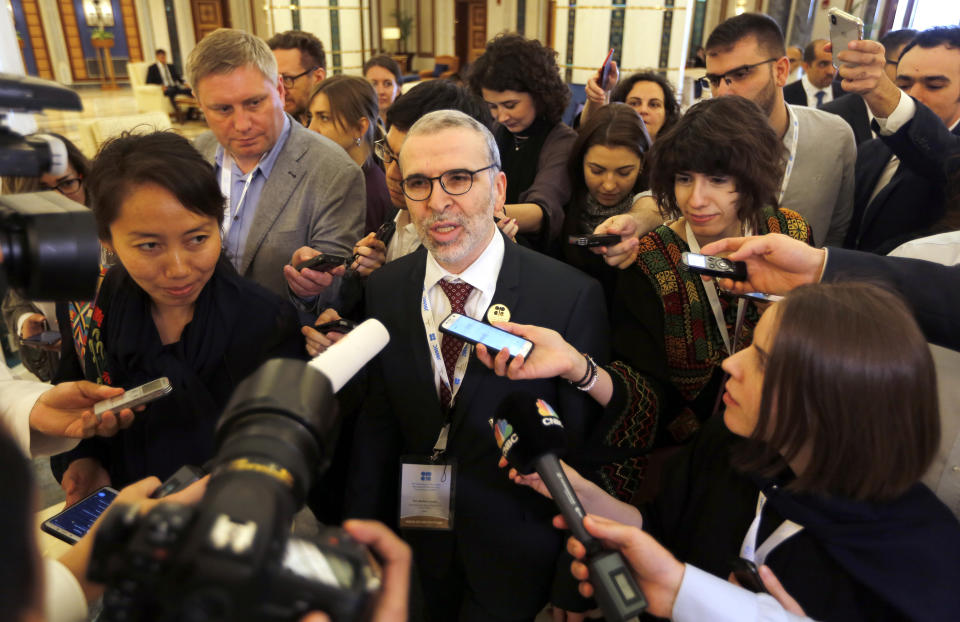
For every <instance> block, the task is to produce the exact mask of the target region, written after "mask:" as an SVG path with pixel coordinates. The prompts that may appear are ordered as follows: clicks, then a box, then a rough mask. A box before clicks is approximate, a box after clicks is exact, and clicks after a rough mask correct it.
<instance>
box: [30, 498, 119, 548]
mask: <svg viewBox="0 0 960 622" xmlns="http://www.w3.org/2000/svg"><path fill="white" fill-rule="evenodd" d="M116 496H117V491H116V490H114V489H113V488H111V487H109V486H104V487H103V488H101V489H99V490H96V491H94V492H93V494H91V495H90V496H88V497H85V498H84V499H82V500H80V501H78V502H77V503H74V504H73V505H71V506H70V507H68V508H67V509H65V510H64V511H62V512H60V513H59V514H56V515H54V516H52V517H50V518H48V519H47V520H45V521H43V524H41V525H40V529H42V530H43V531H45V532H47V533H48V534H50V535H51V536H54V537H56V538H60V539H61V540H63V541H64V542H66V543H68V544H75V543H77V542H78V541H79V540H80V538H82V537H83V536H84V535H86V533H87V531H89V530H90V527H92V526H93V523H95V522H96V521H97V518H99V517H100V515H101V514H103V511H104V510H106V509H107V507H109V506H110V504H111V503H113V500H114V499H115V498H116Z"/></svg>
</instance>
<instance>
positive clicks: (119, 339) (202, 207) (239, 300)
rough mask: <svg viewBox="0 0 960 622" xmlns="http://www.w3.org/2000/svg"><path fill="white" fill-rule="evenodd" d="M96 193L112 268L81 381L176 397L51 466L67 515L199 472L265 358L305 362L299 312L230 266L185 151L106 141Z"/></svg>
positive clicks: (156, 143)
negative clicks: (222, 421)
mask: <svg viewBox="0 0 960 622" xmlns="http://www.w3.org/2000/svg"><path fill="white" fill-rule="evenodd" d="M88 191H89V193H90V195H91V198H92V205H93V212H94V217H95V218H96V221H97V230H98V234H99V236H100V241H101V244H103V245H104V247H106V248H107V249H109V250H110V251H111V252H113V253H114V254H115V255H116V257H117V261H118V264H117V265H115V266H114V267H113V268H111V269H110V271H109V272H107V274H106V277H105V278H104V280H103V283H102V285H101V286H100V291H99V293H98V295H97V299H96V301H95V302H94V306H93V312H92V317H91V322H90V325H89V327H88V329H89V330H88V335H89V336H88V339H87V342H86V348H85V363H84V366H83V370H84V374H85V376H86V379H87V380H92V381H95V382H98V383H102V384H108V385H111V386H122V387H124V388H127V389H130V388H133V387H137V386H140V385H142V384H144V383H147V382H150V381H152V380H156V379H157V378H160V377H167V378H169V380H170V383H171V384H172V386H173V391H172V392H171V393H170V394H169V395H168V396H166V397H164V398H162V399H160V400H158V401H156V402H154V403H152V404H150V405H148V406H147V410H146V411H145V412H143V413H141V415H140V416H138V417H137V419H136V421H135V422H134V424H133V425H132V426H131V427H130V428H128V429H127V430H124V431H122V432H120V433H119V434H117V435H116V436H115V437H113V438H110V439H102V438H93V439H87V440H85V441H82V442H81V443H80V445H79V446H77V448H76V449H74V450H73V451H70V452H68V453H65V454H61V455H59V456H56V457H54V458H53V459H52V460H51V464H52V465H53V468H54V472H55V474H56V475H57V476H58V478H59V477H62V481H61V484H62V486H63V488H64V490H65V491H66V494H67V505H70V504H72V503H74V502H75V501H77V500H79V499H82V498H83V497H84V496H86V495H87V494H89V493H90V492H92V491H93V490H95V489H96V488H99V487H101V486H104V485H108V484H109V485H113V486H114V487H117V488H119V487H121V486H124V485H126V484H128V483H130V482H132V481H134V480H137V479H140V478H142V477H145V476H147V475H156V476H157V477H159V478H160V479H165V478H167V477H169V476H170V475H171V474H172V473H173V472H174V471H176V470H177V469H178V468H179V467H181V466H183V465H184V464H194V465H202V464H203V463H204V462H205V461H207V460H208V459H209V458H211V457H212V456H213V450H214V439H213V432H214V426H215V424H216V422H217V419H218V417H219V416H220V413H221V411H222V410H223V407H224V406H225V405H226V402H227V400H228V399H229V397H230V395H231V393H232V392H233V389H234V388H235V387H236V386H237V384H238V383H239V382H240V381H241V380H243V379H244V378H245V377H246V376H247V375H248V374H250V373H251V372H252V371H254V370H255V369H256V368H257V367H258V366H259V365H260V364H261V363H262V362H263V361H265V360H267V359H269V358H272V357H276V356H287V357H304V356H305V353H304V350H303V345H302V344H303V341H302V338H301V336H300V325H299V321H298V318H297V314H296V311H295V310H294V308H293V306H292V305H291V304H290V303H289V302H288V301H286V300H283V299H281V298H279V297H278V296H276V295H275V294H272V293H270V292H268V291H267V290H265V289H263V288H262V287H260V286H259V285H256V284H255V283H252V282H251V281H248V280H246V279H244V278H242V277H240V275H238V274H237V272H236V270H234V269H233V267H232V264H231V263H230V262H229V260H227V259H226V257H225V256H224V254H223V252H222V246H221V237H220V226H221V222H222V220H223V216H224V214H223V196H222V195H221V194H220V187H219V185H218V184H217V180H216V177H215V176H214V174H213V168H212V167H211V165H210V164H209V163H208V162H207V161H206V160H204V159H203V157H202V156H201V155H200V154H199V153H198V152H197V151H196V149H194V148H193V146H191V145H190V143H189V142H188V141H187V140H186V139H184V138H182V137H180V136H178V135H176V134H174V133H172V132H155V133H152V134H147V135H140V136H137V135H124V136H121V137H120V138H116V139H114V140H111V141H109V142H108V143H106V144H105V145H104V146H103V148H102V149H101V150H100V153H99V155H98V156H97V159H96V161H95V162H94V165H93V170H92V171H91V173H90V177H89V179H88Z"/></svg>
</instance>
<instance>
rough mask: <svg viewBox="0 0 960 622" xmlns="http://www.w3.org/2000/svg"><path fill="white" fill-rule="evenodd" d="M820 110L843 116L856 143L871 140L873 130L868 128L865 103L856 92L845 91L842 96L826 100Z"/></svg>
mask: <svg viewBox="0 0 960 622" xmlns="http://www.w3.org/2000/svg"><path fill="white" fill-rule="evenodd" d="M820 110H826V111H827V112H832V113H833V114H835V115H837V116H839V117H841V118H843V120H844V121H846V122H847V124H848V125H849V126H850V128H851V129H852V130H853V137H854V139H856V141H857V144H858V145H859V144H861V143H865V142H867V141H868V140H873V130H872V129H870V115H869V114H867V104H866V102H864V101H863V98H862V97H860V96H859V95H857V94H856V93H847V94H846V95H844V96H843V97H840V98H838V99H835V100H833V101H831V102H827V103H825V104H824V105H823V108H821V109H820Z"/></svg>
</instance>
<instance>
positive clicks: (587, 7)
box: [553, 4, 687, 11]
mask: <svg viewBox="0 0 960 622" xmlns="http://www.w3.org/2000/svg"><path fill="white" fill-rule="evenodd" d="M553 8H554V10H555V11H559V10H560V9H576V10H578V11H580V10H584V9H585V10H588V11H590V10H599V9H603V10H605V11H611V10H613V9H626V10H627V11H686V10H687V7H685V6H615V5H610V4H596V5H593V4H591V5H580V4H558V5H556V6H554V7H553Z"/></svg>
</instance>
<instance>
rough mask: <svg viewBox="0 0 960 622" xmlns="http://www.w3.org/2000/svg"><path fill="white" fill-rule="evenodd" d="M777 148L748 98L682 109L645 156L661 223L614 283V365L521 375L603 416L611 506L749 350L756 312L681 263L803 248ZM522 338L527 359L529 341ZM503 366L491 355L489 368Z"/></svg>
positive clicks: (710, 402) (690, 428)
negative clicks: (740, 351) (590, 403)
mask: <svg viewBox="0 0 960 622" xmlns="http://www.w3.org/2000/svg"><path fill="white" fill-rule="evenodd" d="M783 151H784V147H783V143H782V142H781V141H780V139H779V137H778V136H777V135H776V133H775V132H774V131H773V129H772V128H771V127H770V124H769V123H768V122H767V120H766V117H765V116H764V114H763V112H762V111H761V110H760V108H759V107H757V105H756V104H754V103H752V102H750V101H748V100H745V99H743V98H739V97H720V98H716V99H711V100H708V101H705V102H702V103H700V104H697V105H696V106H694V107H692V108H691V109H690V110H689V111H688V112H687V114H686V115H684V117H683V118H682V119H681V120H680V122H679V123H677V125H676V126H674V127H673V128H672V129H671V130H669V131H668V132H667V133H666V134H664V135H663V136H661V137H660V139H659V140H658V141H656V142H655V143H654V146H653V149H652V151H651V155H650V161H651V162H650V167H651V171H652V173H651V178H650V184H651V189H652V190H653V194H654V197H655V198H656V199H657V202H658V204H659V205H660V207H661V211H662V213H663V216H664V218H665V219H671V222H670V223H669V224H665V225H662V226H660V227H658V228H657V229H655V230H654V231H652V232H650V233H649V234H647V235H646V236H644V237H643V238H641V239H640V252H639V255H638V257H637V259H636V261H635V263H634V264H633V265H632V266H631V267H629V268H627V269H626V270H623V271H620V272H619V274H618V275H617V282H616V285H615V286H614V294H613V300H614V302H613V304H612V305H611V309H610V315H611V324H612V328H613V356H612V357H611V359H612V360H613V361H614V362H613V363H611V364H610V365H607V366H605V367H600V368H597V367H596V366H595V365H593V364H592V362H591V361H592V359H589V358H588V356H586V355H581V357H580V359H581V360H580V362H579V363H578V364H577V365H571V366H570V367H569V368H563V369H557V368H556V367H545V368H541V367H539V366H534V367H532V368H529V369H526V370H525V371H524V372H523V373H524V374H528V375H529V374H549V375H561V376H562V377H564V378H566V379H568V380H570V381H571V382H574V383H576V382H579V381H581V380H583V382H582V383H581V385H580V386H579V388H581V389H584V390H588V391H589V393H590V395H591V396H593V397H594V399H596V400H597V401H598V402H599V403H600V404H601V405H603V406H604V407H605V408H606V410H605V414H604V421H602V422H601V423H600V424H599V429H600V430H601V431H602V432H600V433H598V439H600V440H598V442H599V443H600V445H601V447H602V453H603V455H604V456H606V457H608V458H609V460H610V461H611V462H613V463H615V464H613V465H605V466H603V467H601V468H600V474H599V476H600V477H601V478H602V479H603V481H604V484H605V486H606V488H607V489H608V490H610V491H616V492H617V494H618V495H619V496H621V497H622V498H629V497H630V496H632V495H633V494H634V493H635V492H636V490H637V489H638V487H639V485H640V483H641V481H642V479H643V473H644V471H645V470H646V468H647V457H646V452H647V451H648V450H649V449H651V448H659V447H668V446H672V445H677V444H680V443H684V442H687V441H688V440H690V439H691V438H692V437H693V435H694V434H695V433H696V432H697V430H699V428H700V426H701V425H702V423H703V422H705V421H706V420H707V419H708V418H709V416H710V414H711V413H712V412H713V411H714V407H715V404H716V403H717V400H718V396H719V391H720V388H721V385H722V379H723V371H722V370H721V369H720V363H721V362H722V361H723V359H724V358H726V357H727V356H728V355H729V354H730V353H731V352H733V351H735V350H736V347H735V344H736V345H739V346H744V345H747V344H749V343H750V341H751V338H752V335H753V327H754V326H755V325H756V322H757V320H758V319H759V315H760V312H759V309H758V307H757V303H755V302H753V301H747V300H744V299H738V298H736V297H734V296H731V295H728V294H726V293H725V292H723V291H719V290H717V289H716V287H715V285H714V284H713V283H712V282H711V283H704V281H703V280H702V279H701V278H700V276H699V275H697V274H694V273H692V272H690V271H688V270H686V269H685V268H684V267H683V266H682V265H681V262H680V258H681V255H682V254H683V253H684V252H689V251H692V252H698V251H699V249H700V247H701V246H702V245H705V244H707V243H709V242H713V241H715V240H719V239H722V238H726V237H733V236H739V235H743V234H744V233H747V232H755V233H768V232H773V233H785V234H787V235H790V236H791V237H794V238H797V239H800V240H804V241H807V242H809V240H810V232H809V229H808V228H807V225H806V222H805V221H804V220H803V218H801V217H800V216H799V215H798V214H796V213H794V212H791V211H789V210H785V209H782V208H780V209H777V208H776V207H775V206H776V204H777V192H778V190H779V187H780V179H781V177H782V174H783ZM738 319H739V321H738ZM738 325H739V326H741V329H740V331H739V332H738V331H737V327H738ZM533 341H534V344H535V345H536V347H535V348H534V352H533V356H534V357H537V354H538V351H540V350H541V349H540V344H539V343H537V341H536V340H533ZM478 350H479V348H478ZM586 354H587V355H589V353H586ZM500 359H502V360H500ZM505 362H506V358H505V356H504V353H501V355H500V356H499V357H498V361H497V369H498V371H503V370H504V369H505V367H504V365H505ZM530 362H531V363H532V362H533V360H532V359H531V361H530ZM521 363H522V361H521V362H519V363H518V362H516V361H515V362H514V363H513V366H517V365H520V364H521ZM491 364H492V361H491ZM587 369H589V370H593V369H596V373H595V374H593V373H591V374H589V375H587V374H586V371H585V370H587ZM537 377H544V376H537ZM653 484H655V482H653Z"/></svg>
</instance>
